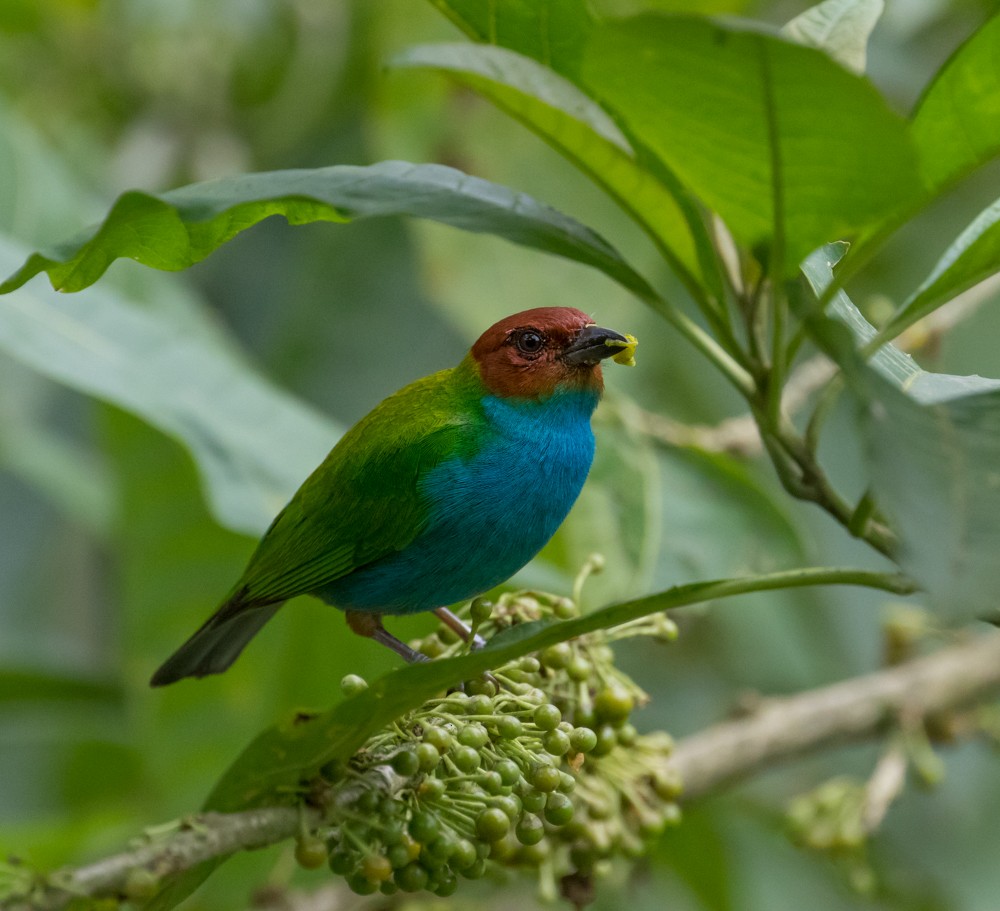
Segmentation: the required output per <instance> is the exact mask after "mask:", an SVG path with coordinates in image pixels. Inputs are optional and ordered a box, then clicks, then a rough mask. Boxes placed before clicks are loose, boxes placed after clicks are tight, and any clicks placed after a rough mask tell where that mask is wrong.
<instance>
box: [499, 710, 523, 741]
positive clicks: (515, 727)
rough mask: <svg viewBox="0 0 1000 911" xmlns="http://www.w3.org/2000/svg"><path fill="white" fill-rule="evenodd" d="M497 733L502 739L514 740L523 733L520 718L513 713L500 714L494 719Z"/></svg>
mask: <svg viewBox="0 0 1000 911" xmlns="http://www.w3.org/2000/svg"><path fill="white" fill-rule="evenodd" d="M496 726H497V734H498V735H499V736H500V737H501V738H502V739H503V740H514V739H515V738H516V737H520V736H521V734H523V733H524V725H522V724H521V719H520V718H517V717H515V716H514V715H500V716H498V717H497V720H496Z"/></svg>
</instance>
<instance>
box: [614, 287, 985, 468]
mask: <svg viewBox="0 0 1000 911" xmlns="http://www.w3.org/2000/svg"><path fill="white" fill-rule="evenodd" d="M995 290H996V287H995V283H992V282H989V281H987V282H983V283H982V284H980V285H977V286H975V287H974V288H970V289H969V290H968V291H966V292H965V293H964V294H961V295H959V296H958V297H956V298H955V300H953V301H952V302H950V303H949V304H947V305H945V306H944V307H941V308H940V309H939V310H935V311H934V312H933V313H932V314H930V315H929V316H928V317H926V318H925V319H923V320H921V321H920V322H919V323H917V324H915V325H914V326H911V327H910V328H909V329H907V330H906V331H905V332H904V333H903V334H902V335H900V336H899V338H897V339H896V341H895V343H894V344H895V345H896V347H897V348H899V349H900V350H902V351H909V352H912V351H920V350H924V349H927V348H933V347H934V346H935V345H937V344H938V343H939V342H940V341H941V338H942V337H943V336H944V335H945V334H946V333H947V332H948V330H950V329H951V328H952V327H954V326H955V325H957V324H958V323H960V322H961V321H962V320H964V319H965V318H966V317H968V316H969V315H970V314H972V313H973V312H974V311H975V310H977V309H978V308H979V306H980V304H982V303H983V301H984V300H986V299H987V298H989V297H991V296H992V295H993V293H994V292H995ZM838 369H839V368H838V367H837V365H836V364H834V363H833V361H831V360H829V359H828V358H827V357H826V356H825V355H816V356H815V357H812V358H809V360H807V361H803V362H802V363H801V364H799V366H798V367H796V368H795V369H794V370H793V371H792V372H791V374H789V377H788V381H787V383H785V388H784V392H783V394H782V408H783V410H784V412H785V413H786V414H789V415H793V414H796V413H797V412H798V411H799V410H801V409H802V408H803V406H805V404H806V403H807V402H808V401H809V399H810V398H811V397H812V396H813V395H814V394H815V393H816V392H818V391H819V390H820V389H822V388H823V387H824V386H825V385H826V384H827V383H829V382H830V380H832V379H833V378H834V376H836V375H837V372H838ZM626 419H627V420H628V422H629V423H630V424H631V425H632V426H634V427H636V428H637V429H639V430H641V431H642V432H643V433H645V434H646V435H647V436H650V437H652V438H653V439H655V440H658V441H659V442H661V443H665V444H666V445H667V446H674V447H679V448H691V449H702V450H704V451H706V452H726V453H729V454H730V455H734V456H737V457H738V458H744V459H748V458H752V457H754V456H757V455H760V454H761V453H762V452H763V449H764V447H763V443H762V442H761V438H760V433H759V431H758V430H757V423H756V421H754V419H753V416H752V415H749V414H745V415H740V416H739V417H733V418H726V420H724V421H720V422H719V423H718V424H714V425H710V424H685V423H684V422H683V421H677V420H675V419H673V418H669V417H666V416H665V415H662V414H656V413H655V412H651V411H645V410H644V409H642V408H639V407H637V406H628V407H627V414H626Z"/></svg>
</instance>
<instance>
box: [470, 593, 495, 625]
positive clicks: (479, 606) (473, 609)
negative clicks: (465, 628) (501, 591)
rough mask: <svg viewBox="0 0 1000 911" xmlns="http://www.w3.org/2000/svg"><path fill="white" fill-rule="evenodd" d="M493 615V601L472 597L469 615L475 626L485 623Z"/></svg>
mask: <svg viewBox="0 0 1000 911" xmlns="http://www.w3.org/2000/svg"><path fill="white" fill-rule="evenodd" d="M492 616H493V602H492V601H488V600H486V598H473V600H472V604H470V605H469V617H470V619H471V620H472V622H473V624H474V625H475V626H479V625H480V624H481V623H485V622H486V621H487V620H489V619H490V617H492Z"/></svg>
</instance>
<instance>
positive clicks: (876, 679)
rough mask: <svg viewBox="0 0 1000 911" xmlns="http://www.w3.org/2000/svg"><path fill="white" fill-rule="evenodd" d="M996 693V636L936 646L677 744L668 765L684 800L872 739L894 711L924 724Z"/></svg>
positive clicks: (999, 646) (999, 660) (999, 643)
mask: <svg viewBox="0 0 1000 911" xmlns="http://www.w3.org/2000/svg"><path fill="white" fill-rule="evenodd" d="M995 690H1000V634H996V633H991V634H987V635H984V636H980V637H978V638H976V639H974V640H972V641H971V642H969V643H967V644H964V645H958V646H952V647H951V648H947V649H942V650H941V651H939V652H935V653H934V654H933V655H930V656H928V657H925V658H918V659H915V660H913V661H908V662H906V663H905V664H900V665H898V666H897V667H894V668H891V669H889V670H883V671H877V672H876V673H873V674H867V675H865V676H863V677H855V678H852V679H850V680H845V681H844V682H842V683H836V684H834V685H832V686H827V687H823V688H822V689H818V690H810V691H808V692H805V693H802V694H800V695H797V696H791V697H788V698H783V699H772V700H767V701H766V702H765V703H764V704H763V707H762V708H761V709H760V710H759V711H758V712H756V713H755V714H753V715H751V716H749V717H747V718H740V719H738V720H735V721H726V722H722V723H720V724H717V725H715V726H714V727H711V728H707V729H706V730H704V731H700V732H699V733H697V734H692V735H691V736H690V737H686V738H684V739H683V740H681V741H679V742H678V744H677V748H676V750H675V752H674V755H673V757H672V758H671V760H670V763H671V765H672V766H673V767H674V768H675V769H676V770H677V772H679V773H680V776H681V778H682V780H683V781H684V796H685V799H688V800H690V799H692V798H695V797H700V796H702V795H703V794H705V793H707V792H708V791H711V790H715V789H717V788H719V787H720V786H721V785H724V784H727V783H729V782H732V781H734V780H736V779H739V778H745V777H747V776H749V775H752V774H753V773H755V772H757V771H759V770H761V769H763V768H770V767H772V766H773V765H774V764H775V763H776V762H777V761H778V760H782V759H788V758H790V757H793V756H797V755H800V754H802V753H807V752H815V751H818V750H821V749H823V748H824V747H828V746H831V745H834V744H838V743H846V742H850V741H853V740H860V739H864V738H868V737H872V736H874V735H876V734H878V733H880V732H881V731H882V730H883V729H884V728H885V727H887V726H888V725H890V724H891V723H892V721H893V719H894V718H896V717H897V716H898V714H899V713H900V712H901V711H904V710H905V711H907V712H908V713H909V712H912V713H914V715H913V717H915V718H919V719H921V720H922V719H924V718H927V717H928V716H931V715H935V714H938V713H940V712H943V711H945V710H947V709H953V708H958V707H959V706H962V705H964V704H966V703H969V702H972V701H973V700H975V699H976V698H978V697H980V696H983V695H985V694H986V693H988V692H990V691H995Z"/></svg>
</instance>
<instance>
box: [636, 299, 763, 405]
mask: <svg viewBox="0 0 1000 911" xmlns="http://www.w3.org/2000/svg"><path fill="white" fill-rule="evenodd" d="M645 300H646V303H648V304H649V305H650V307H652V308H653V309H654V310H656V311H657V312H658V313H659V314H660V315H661V316H663V317H664V318H665V319H666V320H667V321H668V322H669V323H670V324H671V325H672V326H673V327H674V328H675V329H677V331H678V332H680V333H681V335H683V336H684V337H685V338H686V339H687V340H688V341H689V342H691V344H692V345H694V346H695V347H696V348H697V349H698V350H699V351H700V352H701V353H702V354H704V355H705V357H707V358H708V359H709V360H710V361H711V362H712V363H713V364H714V365H715V366H716V368H717V369H718V370H719V372H720V373H721V374H722V375H723V376H724V377H725V378H726V379H727V380H729V382H730V383H731V384H732V385H733V386H734V387H735V388H736V390H737V391H738V392H739V393H740V395H742V396H743V397H744V398H746V399H749V398H750V397H751V396H752V395H753V394H754V390H755V385H754V381H753V378H752V377H751V376H750V374H749V373H748V372H747V371H746V370H744V368H743V367H742V366H741V365H740V364H739V363H737V362H736V360H735V359H734V358H733V357H731V356H730V354H729V353H728V352H727V351H726V350H725V349H724V348H723V347H722V346H721V345H720V344H719V343H718V342H717V341H716V340H715V339H714V338H712V336H710V335H709V334H708V333H707V332H706V331H705V330H704V329H702V328H701V326H699V325H698V324H697V323H696V322H694V321H693V320H692V319H691V318H690V317H688V316H687V315H686V314H685V313H682V312H681V311H680V310H679V309H678V308H677V307H676V306H674V305H673V304H671V303H670V302H669V301H667V300H666V299H664V298H662V297H660V296H659V295H650V296H648V297H646V298H645Z"/></svg>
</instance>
